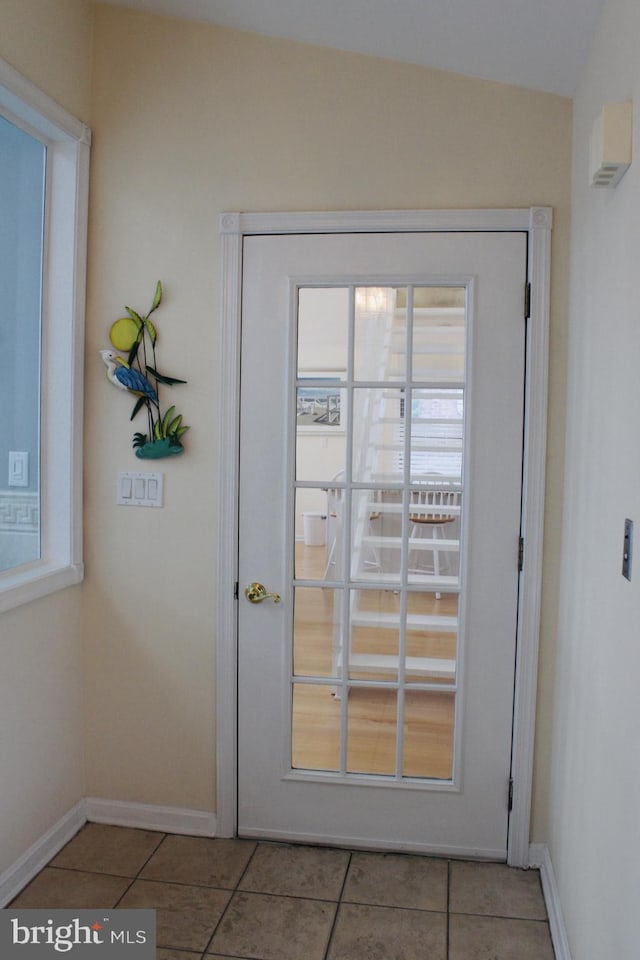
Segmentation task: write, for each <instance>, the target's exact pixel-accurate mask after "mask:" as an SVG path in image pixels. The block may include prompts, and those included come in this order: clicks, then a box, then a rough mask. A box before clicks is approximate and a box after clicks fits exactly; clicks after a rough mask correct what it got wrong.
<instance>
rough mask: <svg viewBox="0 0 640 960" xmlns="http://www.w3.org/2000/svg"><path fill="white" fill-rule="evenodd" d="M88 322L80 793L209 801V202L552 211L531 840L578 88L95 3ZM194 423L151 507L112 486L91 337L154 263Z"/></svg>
mask: <svg viewBox="0 0 640 960" xmlns="http://www.w3.org/2000/svg"><path fill="white" fill-rule="evenodd" d="M94 30H95V47H94V51H95V57H94V76H93V83H94V85H93V98H92V116H91V121H92V126H93V129H94V147H93V166H92V177H93V179H92V202H91V228H90V295H89V312H88V330H87V409H86V416H87V428H86V456H87V478H86V480H87V482H86V492H87V499H86V544H87V547H86V552H87V556H86V560H87V579H86V582H85V585H84V588H83V594H84V617H85V626H84V631H85V641H86V650H87V673H86V678H87V683H86V689H87V698H86V711H87V758H88V759H87V776H88V790H89V793H91V794H93V795H98V796H106V797H115V798H118V799H122V800H136V801H143V802H149V803H161V804H171V805H177V806H184V807H191V808H201V809H207V810H210V809H213V808H214V805H215V794H214V747H215V729H214V709H215V703H214V662H213V661H214V647H215V636H214V614H215V602H216V598H215V579H214V576H215V569H214V548H215V519H216V518H215V494H216V491H215V486H214V480H215V470H216V467H217V464H216V435H217V413H216V403H215V397H216V383H215V377H216V358H217V344H218V339H219V335H218V324H219V307H218V302H219V243H218V216H219V214H220V212H221V211H223V210H234V209H238V210H255V211H266V210H305V209H313V210H318V209H357V208H364V209H368V208H373V209H377V208H403V207H406V208H416V207H425V208H429V207H457V208H462V207H483V206H488V207H491V206H500V207H502V206H528V205H530V204H550V205H552V206H553V207H554V209H555V229H554V253H553V268H554V281H553V315H552V344H551V357H552V362H551V412H552V415H551V418H550V427H551V434H550V465H549V492H548V510H549V523H548V531H549V537H548V546H547V576H546V581H545V609H544V615H543V621H544V637H543V662H542V677H543V686H542V690H541V705H542V709H541V716H542V718H543V719H542V721H541V726H540V736H539V743H540V745H541V750H540V752H539V756H540V757H541V760H540V762H539V763H538V766H537V788H536V802H535V808H534V809H535V818H536V819H535V824H536V826H535V829H534V837H538V838H539V839H544V838H545V816H546V807H545V805H544V802H543V800H544V797H545V790H546V781H547V776H548V769H547V765H546V760H545V757H546V746H547V745H548V741H549V729H548V726H547V722H548V721H547V716H548V710H547V709H546V706H547V704H548V701H549V685H550V682H551V680H552V675H551V672H550V670H548V669H547V666H546V664H547V662H552V659H553V658H552V653H553V644H552V642H551V638H552V637H553V634H554V631H555V616H556V611H555V608H556V587H555V583H556V578H557V568H558V529H559V526H560V519H561V483H562V469H563V463H562V449H563V439H564V378H565V364H566V351H565V339H566V328H565V322H566V318H565V314H566V307H567V273H568V263H567V250H568V232H569V178H570V140H571V103H570V101H569V100H566V99H563V98H559V97H554V96H551V95H547V94H540V93H534V92H528V91H525V90H521V89H517V88H514V87H509V86H503V85H499V84H495V83H488V82H482V81H475V80H471V79H466V78H463V77H459V76H456V75H454V74H447V73H440V72H435V71H429V70H425V69H422V68H418V67H412V66H407V65H401V64H397V63H393V62H390V61H384V60H379V59H374V58H366V57H360V56H356V55H351V54H343V53H335V52H329V51H326V50H322V49H317V48H314V47H309V46H305V45H301V44H296V43H291V42H284V41H276V40H269V39H264V38H259V37H256V36H252V35H246V34H241V33H237V32H233V31H228V30H224V29H217V28H213V27H208V26H202V25H198V24H195V23H182V22H179V21H173V20H170V19H165V18H160V17H154V16H150V15H146V14H141V13H132V12H131V11H126V10H122V9H118V8H111V7H106V6H98V7H97V8H96V20H95V26H94ZM158 278H161V279H162V280H163V282H164V284H165V288H166V292H167V293H166V302H165V303H164V304H163V306H162V307H161V309H160V311H159V312H158V315H157V316H158V326H159V329H160V336H161V340H160V341H159V356H160V357H161V358H162V362H163V364H164V366H165V367H166V368H167V369H170V372H173V373H175V374H177V375H178V376H183V377H185V378H186V379H188V380H189V385H188V386H186V387H176V388H174V390H175V393H174V396H175V398H176V400H177V402H178V404H179V408H180V410H181V411H182V412H184V415H185V421H186V422H188V423H191V425H192V430H191V432H190V433H189V434H187V436H186V438H185V440H186V447H187V452H186V454H185V455H184V456H183V457H182V458H180V459H177V460H175V461H171V462H167V461H161V462H160V464H159V465H158V466H159V467H161V468H162V470H163V471H164V473H165V482H166V486H165V508H164V509H163V510H162V511H151V510H142V509H140V510H131V511H129V510H125V509H123V508H118V507H116V506H115V505H114V497H115V474H116V471H117V470H121V469H125V468H129V469H135V467H136V465H137V461H135V460H134V459H133V456H132V453H131V450H130V441H131V433H132V428H131V425H130V424H129V422H128V415H129V409H130V403H129V402H128V400H127V398H125V397H123V396H119V395H117V394H116V392H115V391H114V390H113V388H112V387H111V386H110V385H109V384H108V383H107V381H106V379H105V376H104V367H103V366H102V365H101V363H100V360H99V358H98V354H97V351H98V350H99V349H100V348H101V347H103V346H105V345H106V343H107V334H108V329H109V325H110V323H111V322H112V320H113V319H115V318H116V317H117V316H119V315H120V313H121V312H122V307H123V305H124V304H125V303H127V304H129V305H133V306H135V307H141V308H146V304H147V303H148V301H149V299H150V297H151V295H152V291H153V287H154V284H155V281H156V279H158Z"/></svg>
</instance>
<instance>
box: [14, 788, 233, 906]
mask: <svg viewBox="0 0 640 960" xmlns="http://www.w3.org/2000/svg"><path fill="white" fill-rule="evenodd" d="M87 821H90V822H91V823H106V824H111V825H113V826H117V827H139V828H142V829H144V830H158V831H160V832H161V833H183V834H190V835H192V836H199V837H214V836H215V835H216V816H215V814H214V813H207V812H206V811H204V810H188V809H183V808H182V807H162V806H157V805H156V804H152V803H126V802H124V801H121V800H102V799H100V798H99V797H86V798H85V799H84V800H80V801H79V802H78V803H77V804H76V805H75V807H73V808H72V809H71V810H69V812H68V813H66V814H65V815H64V817H62V819H61V820H59V821H58V822H57V823H56V824H54V825H53V826H52V827H51V829H50V830H47V832H46V833H45V834H44V835H43V836H42V837H40V839H39V840H36V842H35V843H34V844H33V845H32V846H31V847H29V849H28V850H27V851H26V853H24V854H23V855H22V856H21V857H20V858H19V859H18V860H16V862H15V863H14V864H12V865H11V866H10V867H9V868H8V869H7V870H5V871H4V872H3V873H2V874H0V908H2V907H5V906H6V905H7V904H8V903H10V902H11V901H12V900H13V898H14V897H16V896H17V895H18V894H19V893H20V891H21V890H23V889H24V888H25V887H26V885H27V884H28V883H29V882H30V881H31V880H33V878H34V877H35V876H36V874H37V873H39V872H40V870H42V868H43V867H45V866H46V865H47V863H49V861H50V860H51V859H53V857H55V855H56V854H57V853H58V852H59V851H60V850H61V849H62V848H63V847H64V845H65V843H68V842H69V840H71V838H72V837H74V836H75V835H76V833H77V832H78V830H80V828H81V827H83V826H84V825H85V823H87Z"/></svg>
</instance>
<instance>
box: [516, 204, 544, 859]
mask: <svg viewBox="0 0 640 960" xmlns="http://www.w3.org/2000/svg"><path fill="white" fill-rule="evenodd" d="M551 227H552V211H551V210H550V209H549V208H548V207H533V208H532V210H531V221H530V228H529V271H528V272H529V281H530V283H531V306H530V318H529V321H528V323H527V369H526V371H525V383H526V397H525V424H524V463H523V473H522V480H523V491H522V503H523V517H522V531H521V532H522V536H523V537H524V555H523V571H522V575H521V577H520V596H519V605H518V639H519V643H518V656H517V659H516V676H515V691H514V708H513V749H512V762H511V776H512V778H513V809H512V811H511V817H510V819H509V841H508V844H507V850H508V857H507V862H508V863H509V865H510V866H512V867H526V866H527V860H528V854H529V822H530V818H531V795H532V785H533V750H534V729H535V722H536V692H537V683H538V646H539V636H540V596H541V593H542V546H543V543H542V539H543V532H544V497H545V473H546V449H547V370H548V365H549V290H550V284H551V278H550V270H551Z"/></svg>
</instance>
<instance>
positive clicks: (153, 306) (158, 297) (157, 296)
mask: <svg viewBox="0 0 640 960" xmlns="http://www.w3.org/2000/svg"><path fill="white" fill-rule="evenodd" d="M161 302H162V284H161V283H160V281H159V280H158V282H157V284H156V292H155V296H154V298H153V303H152V304H151V310H149V313H148V314H147V317H150V316H151V314H152V313H153V311H154V310H157V309H158V307H159V306H160V304H161Z"/></svg>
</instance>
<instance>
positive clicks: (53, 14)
mask: <svg viewBox="0 0 640 960" xmlns="http://www.w3.org/2000/svg"><path fill="white" fill-rule="evenodd" d="M91 24H92V12H91V3H90V0H0V25H1V26H0V57H2V58H3V60H6V61H7V63H10V64H11V66H12V67H14V68H15V69H16V70H19V71H20V73H22V74H24V76H26V77H28V78H29V80H31V82H32V83H35V85H36V86H37V87H40V89H41V90H44V92H45V93H47V94H49V96H50V97H51V98H52V99H53V100H56V101H57V102H58V103H59V104H61V105H62V106H63V107H64V108H65V109H66V110H68V111H69V112H70V113H72V114H74V116H76V117H78V119H80V120H83V121H84V122H85V123H87V122H88V120H89V102H90V77H91Z"/></svg>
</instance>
